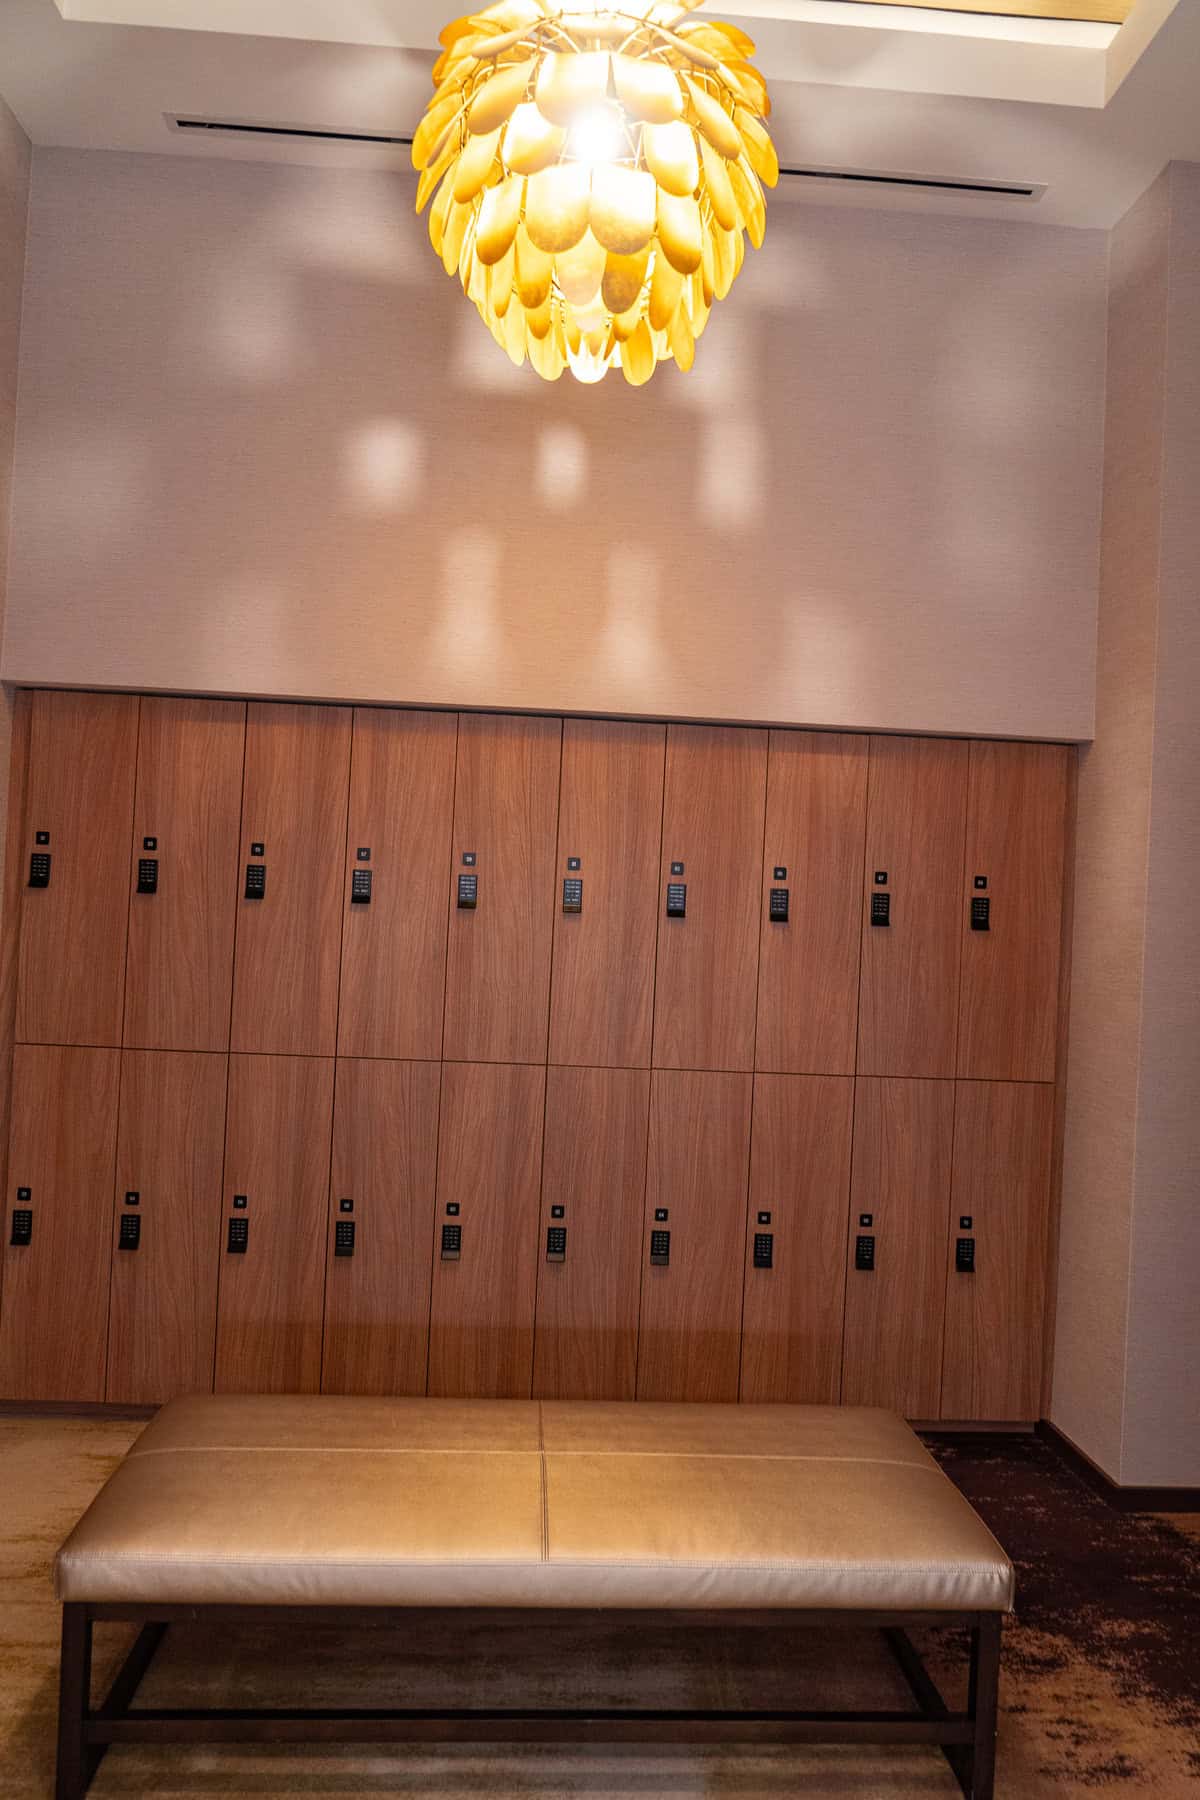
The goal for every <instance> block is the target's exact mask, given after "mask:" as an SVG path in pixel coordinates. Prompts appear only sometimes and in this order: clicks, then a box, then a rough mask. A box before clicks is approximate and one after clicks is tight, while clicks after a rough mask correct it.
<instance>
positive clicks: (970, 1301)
mask: <svg viewBox="0 0 1200 1800" xmlns="http://www.w3.org/2000/svg"><path fill="white" fill-rule="evenodd" d="M1053 1127H1054V1090H1053V1088H1052V1087H1050V1086H1048V1085H1045V1084H1042V1083H1032V1082H1023V1083H1018V1082H1010V1081H1004V1082H992V1081H960V1082H959V1083H958V1084H957V1092H956V1100H955V1118H954V1178H953V1186H952V1188H951V1199H950V1214H951V1216H950V1220H949V1232H948V1245H947V1256H946V1338H945V1347H944V1353H943V1363H942V1413H941V1416H942V1417H943V1418H944V1419H1010V1420H1032V1419H1036V1418H1038V1417H1039V1413H1040V1400H1041V1381H1042V1324H1043V1307H1044V1299H1045V1289H1046V1236H1047V1231H1046V1227H1047V1209H1048V1203H1049V1196H1050V1160H1051V1153H1052V1148H1053ZM963 1218H969V1219H971V1220H972V1221H973V1224H972V1225H971V1226H970V1227H967V1226H962V1225H960V1221H961V1219H963ZM963 1236H972V1237H974V1239H975V1273H974V1274H973V1275H966V1274H959V1273H958V1272H957V1269H956V1267H955V1255H954V1251H955V1240H956V1239H957V1238H959V1237H963Z"/></svg>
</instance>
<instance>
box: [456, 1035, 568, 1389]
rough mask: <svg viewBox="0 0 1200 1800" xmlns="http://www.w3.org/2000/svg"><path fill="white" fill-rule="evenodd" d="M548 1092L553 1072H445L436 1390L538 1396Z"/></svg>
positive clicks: (518, 1068)
mask: <svg viewBox="0 0 1200 1800" xmlns="http://www.w3.org/2000/svg"><path fill="white" fill-rule="evenodd" d="M545 1097H546V1071H545V1069H544V1068H537V1067H533V1066H531V1065H529V1064H526V1063H446V1064H444V1065H443V1068H442V1108H441V1122H440V1127H439V1147H438V1181H437V1211H436V1216H435V1219H434V1235H433V1307H432V1317H431V1320H430V1330H429V1392H430V1393H431V1394H438V1395H452V1396H465V1397H467V1398H470V1399H509V1400H512V1399H521V1400H525V1399H528V1398H529V1391H530V1381H531V1378H532V1373H533V1315H534V1303H535V1294H536V1288H537V1248H538V1245H537V1227H538V1192H539V1186H540V1180H541V1168H542V1117H543V1113H544V1111H545ZM456 1234H457V1236H456Z"/></svg>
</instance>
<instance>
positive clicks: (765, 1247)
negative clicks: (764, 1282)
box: [754, 1231, 775, 1269]
mask: <svg viewBox="0 0 1200 1800" xmlns="http://www.w3.org/2000/svg"><path fill="white" fill-rule="evenodd" d="M774 1264H775V1236H774V1233H773V1232H770V1231H756V1232H755V1234H754V1267H755V1268H756V1269H770V1268H773V1267H774Z"/></svg>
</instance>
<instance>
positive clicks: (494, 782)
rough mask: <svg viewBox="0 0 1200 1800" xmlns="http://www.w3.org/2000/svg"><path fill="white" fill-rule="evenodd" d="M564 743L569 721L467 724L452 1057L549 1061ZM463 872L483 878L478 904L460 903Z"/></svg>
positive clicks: (467, 720)
mask: <svg viewBox="0 0 1200 1800" xmlns="http://www.w3.org/2000/svg"><path fill="white" fill-rule="evenodd" d="M561 741H562V720H561V719H529V718H519V717H516V716H514V715H506V716H501V715H491V714H486V713H477V714H464V715H463V716H462V718H461V719H460V721H459V728H458V766H457V776H456V785H455V798H454V838H453V844H454V854H453V867H452V869H451V873H450V896H449V904H450V930H449V943H448V948H447V959H446V1020H445V1032H444V1037H443V1048H442V1054H443V1056H445V1057H446V1059H447V1060H448V1061H454V1062H525V1063H542V1064H544V1063H545V1061H546V1033H547V1017H548V1009H549V1001H550V942H551V932H552V930H553V918H554V913H553V908H554V832H555V821H556V817H557V810H558V771H559V757H560V750H561ZM464 856H474V857H475V858H476V861H475V862H474V863H473V864H471V865H467V864H465V863H464V862H463V857H464ZM464 875H465V876H467V877H470V876H475V877H476V879H477V881H478V901H477V904H476V906H474V907H473V908H465V907H461V906H459V905H458V903H457V897H458V882H459V878H460V877H461V876H464Z"/></svg>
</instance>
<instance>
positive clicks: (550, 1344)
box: [533, 886, 654, 1400]
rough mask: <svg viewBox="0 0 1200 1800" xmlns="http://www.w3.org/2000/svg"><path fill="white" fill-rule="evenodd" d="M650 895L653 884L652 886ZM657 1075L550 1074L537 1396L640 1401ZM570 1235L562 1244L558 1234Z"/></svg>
mask: <svg viewBox="0 0 1200 1800" xmlns="http://www.w3.org/2000/svg"><path fill="white" fill-rule="evenodd" d="M650 891H651V893H653V891H654V890H653V886H651V890H650ZM649 1103H650V1073H649V1071H648V1070H643V1069H551V1070H550V1071H549V1074H548V1079H547V1087H546V1148H545V1154H544V1157H543V1160H542V1226H541V1233H540V1237H539V1241H538V1256H539V1258H540V1261H539V1264H538V1293H537V1329H536V1332H535V1335H534V1359H533V1392H534V1395H535V1397H536V1398H538V1399H543V1400H632V1399H633V1397H634V1389H635V1382H636V1375H637V1334H638V1302H639V1288H640V1280H641V1267H640V1255H641V1244H642V1205H643V1201H644V1199H645V1193H646V1125H647V1114H648V1108H649ZM560 1232H561V1233H565V1237H564V1238H562V1239H556V1235H555V1234H557V1233H560Z"/></svg>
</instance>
